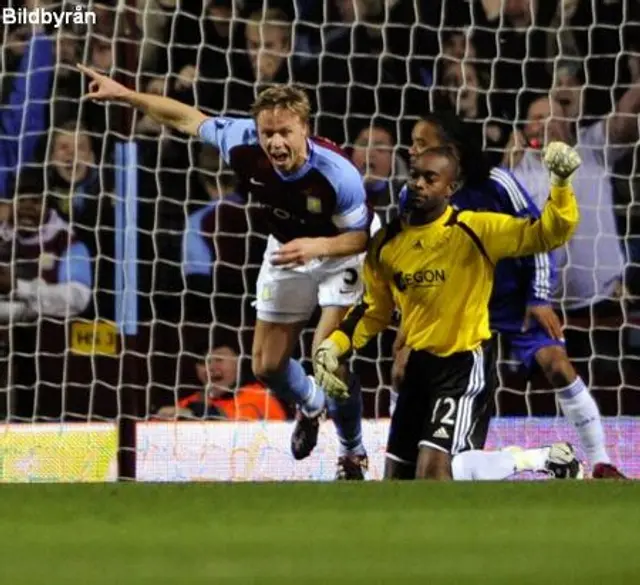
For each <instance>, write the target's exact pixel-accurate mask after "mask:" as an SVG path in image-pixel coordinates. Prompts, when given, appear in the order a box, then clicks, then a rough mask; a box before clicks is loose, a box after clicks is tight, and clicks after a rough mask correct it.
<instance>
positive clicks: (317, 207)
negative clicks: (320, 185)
mask: <svg viewBox="0 0 640 585" xmlns="http://www.w3.org/2000/svg"><path fill="white" fill-rule="evenodd" d="M307 211H309V212H310V213H322V201H320V199H319V198H318V197H311V196H309V197H307Z"/></svg>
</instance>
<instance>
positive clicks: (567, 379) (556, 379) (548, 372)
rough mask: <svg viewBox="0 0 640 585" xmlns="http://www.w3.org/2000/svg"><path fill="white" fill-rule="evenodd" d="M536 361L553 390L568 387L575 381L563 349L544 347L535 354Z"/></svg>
mask: <svg viewBox="0 0 640 585" xmlns="http://www.w3.org/2000/svg"><path fill="white" fill-rule="evenodd" d="M536 360H537V362H538V364H539V365H540V368H541V369H542V371H543V373H544V375H545V377H546V378H547V380H549V382H550V383H551V384H552V385H553V386H554V387H555V388H563V387H565V386H568V385H569V384H571V383H572V382H573V381H574V380H575V379H576V375H577V374H576V371H575V368H574V367H573V365H572V364H571V362H570V361H569V357H568V356H567V352H566V351H565V349H564V347H562V346H559V345H556V346H550V347H545V348H543V349H541V350H540V351H539V352H538V353H537V354H536Z"/></svg>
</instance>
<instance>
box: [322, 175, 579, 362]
mask: <svg viewBox="0 0 640 585" xmlns="http://www.w3.org/2000/svg"><path fill="white" fill-rule="evenodd" d="M578 219H579V214H578V207H577V204H576V200H575V195H574V193H573V190H572V188H571V187H552V189H551V194H550V196H549V199H548V201H547V204H546V205H545V207H544V210H543V212H542V215H541V217H540V219H538V220H532V219H529V218H524V219H520V218H515V217H512V216H509V215H504V214H500V213H487V212H474V211H462V212H458V211H456V210H454V209H453V208H451V207H449V208H448V209H447V210H446V212H445V213H444V214H443V215H442V216H441V217H440V218H438V219H437V220H436V221H434V222H433V223H430V224H427V225H421V226H411V225H408V224H406V223H404V222H402V221H401V220H399V219H397V220H394V221H392V222H391V223H390V224H389V225H387V226H386V227H385V228H383V229H382V230H380V231H379V232H378V233H377V234H376V236H375V237H374V239H373V240H372V242H371V244H370V246H369V250H368V251H367V256H366V260H365V265H364V271H363V277H364V283H365V293H364V296H363V298H362V301H361V302H360V304H358V305H356V306H354V307H353V308H352V309H351V310H350V311H349V313H348V314H347V315H346V317H345V319H344V320H343V322H342V324H341V325H340V328H339V329H338V330H336V331H334V332H333V333H332V334H331V336H330V339H331V340H332V341H334V342H335V343H336V344H337V345H338V347H339V348H340V350H341V353H346V352H347V351H349V350H350V349H351V348H354V349H359V348H361V347H363V346H364V345H366V344H367V342H368V341H369V340H370V339H371V338H372V337H373V336H375V335H377V334H378V333H379V332H380V331H382V330H384V329H385V328H386V327H387V326H388V325H389V324H390V322H391V319H392V316H393V311H394V309H395V307H396V306H397V307H398V308H399V310H400V312H401V315H402V322H401V325H400V327H401V330H402V333H403V334H404V335H405V337H406V340H407V345H408V346H409V347H411V348H413V349H418V350H426V351H428V352H430V353H433V354H435V355H438V356H448V355H450V354H453V353H456V352H460V351H470V350H473V349H475V348H476V347H477V346H478V345H480V343H482V341H484V340H486V339H489V338H490V337H491V332H490V329H489V309H488V305H489V298H490V296H491V290H492V288H493V275H494V267H495V264H496V263H497V262H498V260H500V259H501V258H506V257H514V256H528V255H531V254H537V253H540V252H548V251H550V250H552V249H554V248H557V247H558V246H561V245H562V244H564V243H566V242H567V241H568V240H569V239H570V238H571V235H572V233H573V231H574V230H575V228H576V226H577V224H578Z"/></svg>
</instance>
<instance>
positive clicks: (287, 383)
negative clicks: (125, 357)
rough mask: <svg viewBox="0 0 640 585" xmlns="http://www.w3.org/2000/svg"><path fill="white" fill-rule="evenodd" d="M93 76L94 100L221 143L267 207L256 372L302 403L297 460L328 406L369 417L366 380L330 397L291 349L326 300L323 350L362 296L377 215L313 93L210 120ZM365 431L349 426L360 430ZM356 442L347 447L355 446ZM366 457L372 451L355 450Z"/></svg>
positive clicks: (268, 94) (246, 189) (260, 102)
mask: <svg viewBox="0 0 640 585" xmlns="http://www.w3.org/2000/svg"><path fill="white" fill-rule="evenodd" d="M78 68H79V69H80V70H81V71H82V72H83V73H85V74H86V75H87V76H89V77H90V78H91V83H90V86H89V93H88V94H87V96H86V97H87V98H89V99H94V100H98V101H106V100H111V101H119V102H122V103H125V104H128V105H130V106H133V107H136V108H139V109H141V110H143V111H144V112H146V113H147V114H149V115H150V116H152V117H153V118H154V119H156V120H157V121H158V122H160V123H161V124H164V125H167V126H170V127H171V128H174V129H176V130H178V131H181V132H184V133H186V134H190V135H192V136H199V137H200V138H201V139H202V140H203V141H204V142H206V143H209V144H212V145H213V146H215V147H216V148H218V149H219V150H220V154H221V156H222V157H223V158H224V160H225V162H226V163H227V164H228V165H229V166H230V167H231V168H232V169H233V170H234V171H235V173H236V175H237V177H238V179H239V186H238V192H239V193H240V194H242V195H243V196H244V197H245V198H246V199H247V200H250V201H251V203H254V204H257V205H258V206H259V207H260V208H261V210H262V212H263V216H264V219H265V221H266V224H267V226H268V228H269V232H270V236H269V239H268V243H267V248H266V252H265V255H264V260H263V263H262V266H261V269H260V274H259V276H258V282H257V294H256V296H257V301H256V307H257V317H258V319H257V323H256V328H255V334H254V339H253V349H252V366H253V372H254V374H255V375H256V376H257V378H258V379H260V380H261V381H262V382H264V383H265V384H266V385H267V386H268V387H269V388H270V389H271V390H272V391H274V392H275V393H276V394H277V395H278V397H279V398H281V399H283V400H286V401H289V402H293V403H295V404H296V405H297V407H298V415H297V423H296V426H295V429H294V433H293V437H292V441H291V447H292V452H293V455H294V457H295V458H296V459H302V458H304V457H306V456H307V455H308V454H309V453H310V452H311V450H312V449H313V448H314V447H315V445H316V442H317V437H318V427H319V417H320V414H321V413H322V412H323V411H324V409H325V408H328V409H329V411H330V412H331V414H332V416H333V417H334V420H335V422H336V424H337V426H338V428H342V427H343V426H344V425H345V424H346V425H347V426H348V425H349V424H351V421H358V428H359V417H360V414H361V397H360V390H359V387H358V386H357V384H358V382H357V378H356V377H355V376H351V379H352V384H351V385H350V390H351V392H350V395H349V399H348V400H345V401H342V402H340V403H338V402H336V401H335V400H334V399H331V400H327V398H326V397H325V393H324V391H323V389H322V388H321V387H319V386H318V385H317V384H316V383H315V382H314V379H313V377H312V376H309V377H308V376H307V375H306V374H305V371H304V369H303V368H302V366H301V364H300V363H299V362H298V361H296V360H294V359H292V358H291V355H292V354H293V351H294V349H295V347H296V345H297V343H298V339H299V336H300V333H301V331H302V329H303V327H304V326H305V325H306V323H307V321H308V319H309V317H310V316H311V314H312V312H313V311H314V310H315V308H316V306H317V305H320V307H321V308H322V315H321V317H320V321H319V323H318V326H317V328H316V331H315V337H314V348H315V347H316V346H317V345H319V343H320V342H322V341H323V339H324V338H325V337H326V336H327V335H328V334H329V333H330V332H331V331H332V330H333V329H335V328H336V327H337V325H338V324H339V323H340V322H341V320H342V318H343V317H344V315H345V314H346V312H347V311H348V309H349V307H350V306H351V305H353V304H354V303H355V302H356V301H357V300H358V298H359V297H360V294H361V290H362V285H361V278H360V270H361V265H362V261H363V257H364V252H365V250H366V246H367V243H368V240H369V230H370V224H371V222H372V217H373V214H372V213H371V212H370V210H369V208H368V206H367V204H366V195H365V190H364V186H363V182H362V177H361V176H360V173H359V172H358V170H357V169H356V167H355V166H353V165H352V163H351V162H350V161H349V160H348V159H347V158H346V157H345V156H344V155H343V154H342V152H341V151H340V150H339V149H338V148H337V147H336V146H335V145H334V144H333V143H331V142H329V141H327V140H325V139H322V138H315V137H311V136H310V135H309V118H310V115H311V112H310V104H309V100H308V98H307V96H306V94H305V93H304V91H302V90H300V89H297V88H295V87H292V86H287V85H274V86H272V87H270V88H268V89H266V90H264V91H263V92H261V93H260V95H259V96H258V97H257V99H256V101H255V103H254V105H253V108H252V115H253V116H252V117H251V118H237V119H232V118H224V117H213V118H212V117H208V116H206V115H205V114H203V113H201V112H200V111H198V110H197V109H195V108H193V107H191V106H187V105H185V104H182V103H180V102H178V101H176V100H173V99H170V98H166V97H162V96H156V95H151V94H143V93H139V92H135V91H131V90H128V89H127V88H125V87H124V86H122V85H120V84H119V83H117V82H115V81H113V80H112V79H110V78H108V77H106V76H104V75H100V74H99V73H97V72H95V71H93V70H91V69H88V68H86V67H83V66H80V65H79V66H78ZM358 433H359V431H357V430H352V429H349V428H347V430H346V431H345V433H343V434H347V435H349V436H354V437H356V440H354V444H355V446H356V448H360V447H359V445H360V438H359V437H358ZM348 447H349V446H348V445H347V446H345V449H348ZM349 454H350V455H352V456H354V457H357V456H361V458H362V461H361V462H362V464H363V466H364V465H365V464H366V458H365V457H364V452H362V453H360V452H358V451H357V450H356V451H350V452H349Z"/></svg>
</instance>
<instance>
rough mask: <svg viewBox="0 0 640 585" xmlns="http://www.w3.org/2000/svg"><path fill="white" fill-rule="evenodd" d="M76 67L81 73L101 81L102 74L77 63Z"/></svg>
mask: <svg viewBox="0 0 640 585" xmlns="http://www.w3.org/2000/svg"><path fill="white" fill-rule="evenodd" d="M76 67H77V68H78V70H79V71H81V72H82V73H84V74H85V75H88V76H89V77H91V79H94V80H98V79H100V74H99V73H97V72H95V71H94V70H93V69H90V68H89V67H86V66H85V65H82V64H80V63H76Z"/></svg>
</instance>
